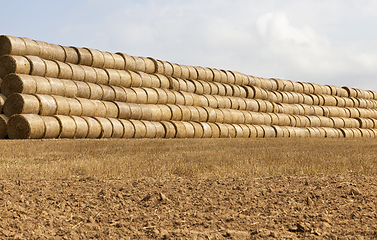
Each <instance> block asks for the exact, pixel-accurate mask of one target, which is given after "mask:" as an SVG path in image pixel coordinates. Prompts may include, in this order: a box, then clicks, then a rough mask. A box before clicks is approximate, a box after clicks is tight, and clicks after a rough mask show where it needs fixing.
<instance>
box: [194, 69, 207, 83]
mask: <svg viewBox="0 0 377 240" xmlns="http://www.w3.org/2000/svg"><path fill="white" fill-rule="evenodd" d="M194 68H195V70H196V72H197V74H198V77H197V79H198V80H202V81H205V80H206V78H207V72H206V70H205V69H204V68H203V67H199V66H197V67H194Z"/></svg>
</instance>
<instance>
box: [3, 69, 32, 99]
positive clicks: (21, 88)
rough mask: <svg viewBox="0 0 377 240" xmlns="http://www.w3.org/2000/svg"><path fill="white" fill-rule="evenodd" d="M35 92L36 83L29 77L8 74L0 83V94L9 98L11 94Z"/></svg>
mask: <svg viewBox="0 0 377 240" xmlns="http://www.w3.org/2000/svg"><path fill="white" fill-rule="evenodd" d="M36 92H37V83H36V82H35V79H34V78H33V77H32V76H30V75H24V74H9V75H7V76H6V77H5V78H4V79H3V82H2V83H1V93H2V94H4V96H9V95H11V94H12V93H24V94H35V93H36Z"/></svg>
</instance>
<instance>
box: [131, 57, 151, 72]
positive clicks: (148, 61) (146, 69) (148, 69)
mask: <svg viewBox="0 0 377 240" xmlns="http://www.w3.org/2000/svg"><path fill="white" fill-rule="evenodd" d="M140 59H141V60H142V61H143V62H144V64H139V65H141V66H142V65H144V68H143V69H144V70H138V71H143V72H146V73H154V72H155V70H156V67H155V61H153V59H152V58H145V57H137V60H136V58H135V60H136V64H137V65H138V62H139V61H140Z"/></svg>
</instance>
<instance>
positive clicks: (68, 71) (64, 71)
mask: <svg viewBox="0 0 377 240" xmlns="http://www.w3.org/2000/svg"><path fill="white" fill-rule="evenodd" d="M55 62H56V64H57V65H58V68H59V76H58V78H60V79H72V77H73V72H72V68H71V67H70V65H69V64H67V63H63V62H59V61H55Z"/></svg>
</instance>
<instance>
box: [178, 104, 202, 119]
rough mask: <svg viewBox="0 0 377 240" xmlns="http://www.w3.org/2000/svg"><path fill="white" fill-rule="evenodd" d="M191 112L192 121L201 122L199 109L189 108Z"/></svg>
mask: <svg viewBox="0 0 377 240" xmlns="http://www.w3.org/2000/svg"><path fill="white" fill-rule="evenodd" d="M187 108H188V109H189V111H190V121H193V122H200V120H201V119H200V112H199V110H198V108H197V107H193V106H187ZM182 112H183V111H182Z"/></svg>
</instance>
